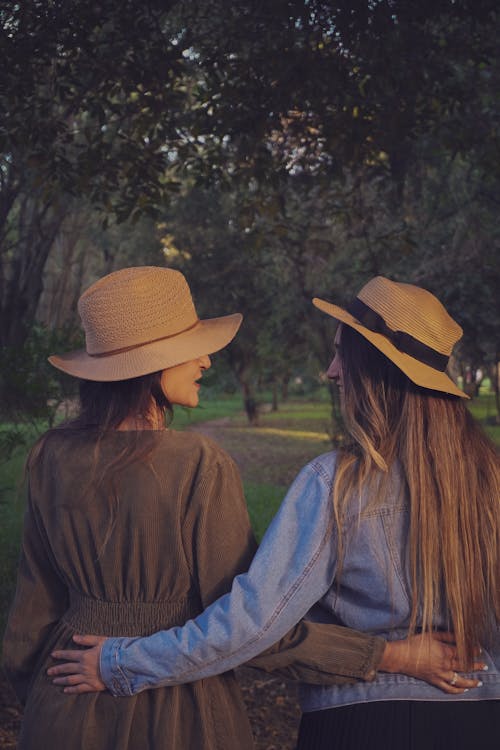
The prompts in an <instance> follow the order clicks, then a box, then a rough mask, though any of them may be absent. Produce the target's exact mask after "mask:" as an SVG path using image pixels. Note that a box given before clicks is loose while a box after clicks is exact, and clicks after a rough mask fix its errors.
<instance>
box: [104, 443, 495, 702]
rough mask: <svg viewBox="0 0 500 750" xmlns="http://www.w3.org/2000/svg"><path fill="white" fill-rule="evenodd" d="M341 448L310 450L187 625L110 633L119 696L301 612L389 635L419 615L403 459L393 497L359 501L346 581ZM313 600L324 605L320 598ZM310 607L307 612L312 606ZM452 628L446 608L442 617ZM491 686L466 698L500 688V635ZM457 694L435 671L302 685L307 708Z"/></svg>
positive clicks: (230, 652) (216, 659) (202, 667)
mask: <svg viewBox="0 0 500 750" xmlns="http://www.w3.org/2000/svg"><path fill="white" fill-rule="evenodd" d="M334 472H335V453H332V452H330V453H326V454H323V455H322V456H319V457H318V458H316V459H314V460H313V461H311V462H310V463H309V464H308V465H307V466H305V467H304V468H303V469H302V471H301V472H300V473H299V475H298V476H297V478H296V479H295V481H294V482H293V484H292V486H291V487H290V489H289V491H288V493H287V495H286V497H285V499H284V501H283V503H282V505H281V507H280V509H279V511H278V513H277V514H276V516H275V518H274V519H273V521H272V523H271V524H270V526H269V528H268V530H267V532H266V534H265V536H264V538H263V540H262V543H261V545H260V547H259V549H258V551H257V553H256V555H255V557H254V559H253V562H252V564H251V566H250V568H249V570H248V572H247V573H245V574H242V575H239V576H238V577H237V578H235V580H234V582H233V586H232V589H231V591H230V592H229V593H228V594H226V595H225V596H223V597H221V598H220V599H218V600H217V601H216V602H215V603H214V604H212V605H211V606H210V607H208V608H207V609H205V611H204V612H203V613H202V614H200V615H199V616H198V617H196V618H195V619H193V620H189V621H188V622H187V623H186V624H185V625H184V626H182V627H175V628H172V629H171V630H168V631H161V632H158V633H155V634H154V635H151V636H149V637H144V638H110V639H108V640H107V641H106V642H105V643H104V647H103V649H102V653H101V665H100V666H101V674H102V679H103V681H104V682H105V684H106V686H107V687H108V688H109V690H110V691H111V692H112V693H113V694H114V695H133V694H134V693H137V692H140V691H141V690H145V689H147V688H154V687H160V686H167V685H177V684H180V683H184V682H191V681H194V680H199V679H202V678H205V677H209V676H211V675H214V674H219V673H221V672H225V671H227V670H229V669H232V668H234V667H236V666H238V665H240V664H243V663H244V662H246V661H248V660H250V659H251V658H253V657H254V656H256V655H257V654H259V653H261V652H262V651H263V650H264V649H266V648H268V647H269V646H271V645H272V644H273V643H275V642H276V641H277V640H279V639H280V638H281V637H282V636H283V635H284V634H285V633H286V632H287V631H288V630H289V629H290V628H291V627H292V626H293V625H294V624H295V623H296V622H297V621H298V620H299V619H300V618H301V617H304V616H306V615H308V616H309V617H311V618H313V619H320V620H323V621H326V622H327V621H330V622H335V623H337V624H342V625H346V626H349V627H351V628H353V629H356V630H361V631H365V632H369V633H372V634H375V635H381V636H383V637H385V638H386V639H388V640H392V639H398V638H404V637H405V635H406V628H407V626H408V622H409V615H410V590H409V585H408V581H407V576H406V572H405V571H406V570H407V565H406V551H407V534H408V523H409V509H408V499H407V497H406V494H405V493H404V491H403V483H402V481H401V478H400V476H399V472H398V471H397V469H394V470H393V471H392V475H391V483H390V490H389V492H388V496H387V499H386V501H385V502H384V503H382V504H380V505H378V506H377V507H376V508H375V509H373V510H369V511H368V512H367V513H365V514H362V515H360V511H362V510H363V505H364V504H365V503H366V500H367V498H363V497H362V498H361V499H360V501H359V503H356V504H354V505H353V508H352V513H351V515H350V516H349V517H348V519H347V521H346V524H345V529H346V533H347V537H346V538H347V539H348V545H347V548H346V552H345V557H344V562H343V568H342V576H341V581H340V583H338V582H337V581H336V580H335V573H336V565H337V560H336V529H335V524H334V519H333V511H332V501H331V496H332V483H333V477H334ZM314 605H316V606H314ZM308 613H309V614H308ZM435 626H436V627H437V628H444V627H446V622H445V619H444V617H443V618H442V621H438V622H436V623H435ZM482 658H483V659H485V660H486V663H487V664H488V667H489V670H488V672H485V673H481V680H482V681H483V686H482V687H480V688H476V689H474V690H470V691H469V692H467V693H465V694H462V695H460V696H459V699H460V700H478V699H500V638H499V639H498V643H497V644H496V646H495V647H494V649H493V651H492V653H491V654H489V653H486V652H485V653H483V656H482ZM397 699H401V700H456V699H457V698H456V697H455V696H450V695H448V694H446V693H444V692H442V691H441V690H439V689H438V688H435V687H433V686H431V685H429V684H427V683H426V682H422V681H420V680H416V679H414V678H411V677H407V676H405V675H399V674H398V675H393V674H384V673H379V674H378V675H377V677H376V679H375V680H373V681H372V682H358V683H355V684H352V685H340V686H313V685H307V686H303V687H302V689H301V704H302V709H303V710H304V711H312V710H317V709H323V708H327V707H332V706H337V705H345V704H348V703H354V702H358V701H371V700H397Z"/></svg>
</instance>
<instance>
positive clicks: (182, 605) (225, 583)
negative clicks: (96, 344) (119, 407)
mask: <svg viewBox="0 0 500 750" xmlns="http://www.w3.org/2000/svg"><path fill="white" fill-rule="evenodd" d="M142 444H144V446H145V448H146V449H147V450H145V454H147V455H143V456H142V458H141V459H140V460H134V461H128V462H127V463H126V466H125V467H123V468H122V469H121V470H120V472H119V474H117V475H114V474H113V471H112V462H113V461H116V460H117V459H119V458H120V457H123V455H124V453H126V452H127V450H129V449H131V448H133V447H135V446H136V445H139V446H140V445H142ZM97 445H98V447H97ZM110 465H111V469H110V468H109V467H110ZM105 467H107V469H106V471H105ZM101 470H102V472H101ZM100 472H101V473H102V476H101V474H100ZM255 549H256V546H255V541H254V538H253V535H252V532H251V528H250V524H249V520H248V515H247V510H246V506H245V501H244V497H243V492H242V487H241V481H240V478H239V474H238V471H237V469H236V467H235V465H234V463H233V461H232V460H231V459H230V458H229V456H227V454H225V453H224V452H223V451H222V450H221V449H220V448H219V447H218V446H216V445H215V444H214V443H212V442H211V441H209V440H208V439H207V438H204V437H202V436H200V435H198V434H195V433H189V432H185V433H180V432H175V431H173V430H165V431H158V432H151V431H149V432H132V433H130V432H118V431H117V432H111V433H107V434H106V435H105V436H104V437H103V438H102V440H101V441H100V442H99V444H98V442H97V434H96V432H95V431H93V430H81V431H79V432H78V431H75V430H71V431H69V430H63V429H59V430H54V431H52V432H51V433H49V434H48V436H47V437H46V439H45V441H44V443H43V445H42V447H41V449H40V451H39V453H38V455H37V457H36V458H35V459H34V460H33V461H32V464H31V468H30V472H29V493H28V503H27V510H26V518H25V527H24V536H23V547H22V556H21V562H20V567H19V575H18V584H17V591H16V596H15V600H14V603H13V606H12V609H11V612H10V616H9V621H8V625H7V630H6V634H5V640H4V664H5V669H6V671H7V674H8V676H9V678H10V680H11V682H12V684H13V686H14V688H15V690H16V692H17V695H18V696H19V698H20V700H21V701H22V703H23V704H25V710H24V718H23V724H22V731H21V738H20V745H19V748H20V750H40V749H41V748H65V750H162V749H165V750H166V749H167V748H168V749H169V750H170V749H172V750H250V748H252V746H253V745H252V734H251V729H250V726H249V722H248V719H247V716H246V712H245V709H244V705H243V702H242V699H241V695H240V692H239V689H238V687H237V684H236V682H235V678H234V676H233V673H232V672H229V673H226V674H223V675H220V676H217V677H212V678H210V679H206V680H200V681H198V682H194V683H191V684H186V685H181V686H178V687H168V688H160V689H156V690H146V691H144V692H141V693H139V694H138V695H135V696H131V697H126V698H114V697H112V696H111V694H110V693H108V692H100V693H87V694H84V695H67V694H65V693H64V692H63V689H62V688H61V687H59V686H55V685H54V684H53V683H52V681H51V679H50V678H49V677H48V676H47V674H46V670H47V669H48V667H50V666H51V665H53V664H54V661H53V659H52V658H51V656H50V653H51V651H52V650H54V649H55V648H58V649H63V648H68V647H71V648H74V644H73V643H72V636H73V634H74V633H92V634H96V635H105V636H111V635H114V636H120V635H121V636H135V635H149V634H151V633H153V632H155V631H157V630H160V629H166V628H170V627H172V626H173V625H180V624H182V623H184V622H185V621H186V620H187V619H189V618H191V617H194V616H196V615H197V614H198V613H199V612H201V611H202V609H203V608H204V607H206V606H207V605H208V604H209V603H211V602H212V601H214V599H216V598H217V597H218V596H220V595H221V594H222V593H224V592H226V591H227V590H229V588H230V585H231V581H232V579H233V577H234V576H235V575H237V574H238V573H240V572H242V571H244V570H245V569H246V568H247V567H248V565H249V562H250V560H251V558H252V555H253V554H254V552H255ZM311 627H312V630H313V631H314V628H316V627H317V628H318V631H317V633H314V632H313V633H312V635H311V631H310V628H311ZM321 627H322V628H324V627H325V626H321ZM304 628H306V629H305V630H304ZM346 639H347V640H346V650H345V654H344V657H342V653H344V652H342V651H341V654H340V661H342V659H344V661H345V662H346V664H347V671H344V672H343V673H344V674H352V675H354V676H358V677H365V676H366V674H367V673H370V674H371V672H372V670H373V667H374V666H375V667H376V663H377V660H378V659H379V658H380V653H381V649H382V648H383V645H381V642H380V640H379V639H373V638H370V637H368V636H361V635H360V636H359V637H358V636H356V635H355V634H354V635H352V634H350V631H346ZM349 639H350V640H349ZM333 645H334V644H333V636H332V637H331V639H330V638H328V639H327V638H325V636H324V630H320V626H309V625H307V624H304V623H302V624H301V625H299V626H297V628H296V630H295V632H294V631H291V633H290V634H289V636H287V637H286V638H285V639H284V641H283V642H281V644H280V649H281V651H280V655H278V656H277V655H276V654H277V650H278V647H276V648H275V649H274V654H275V655H274V656H273V653H271V652H272V651H273V650H271V651H270V652H269V656H267V657H260V661H259V660H257V663H258V665H259V666H260V667H264V668H269V669H272V668H274V667H283V668H284V669H285V670H286V667H287V665H288V664H289V663H290V662H291V661H292V660H293V659H295V665H292V666H291V667H290V668H289V669H288V670H287V671H285V674H289V675H292V676H295V677H299V678H304V679H308V675H307V673H308V669H307V667H304V668H302V667H301V666H300V665H301V663H302V662H303V661H308V659H309V657H308V654H309V653H310V651H309V650H310V649H312V651H313V653H314V655H315V657H316V658H312V659H310V662H311V663H312V664H313V665H314V663H316V665H318V664H320V665H322V668H323V669H324V670H326V671H327V672H328V670H329V669H330V668H331V669H332V671H334V669H335V667H334V666H333V667H329V666H328V663H331V662H332V659H331V657H330V658H328V657H327V655H328V654H331V652H332V651H334V648H333ZM341 647H342V644H341ZM283 654H285V655H286V656H283ZM266 659H267V661H266ZM273 660H274V661H273ZM333 662H335V659H333ZM325 664H327V666H326V668H325ZM297 665H298V666H297ZM322 680H323V678H321V680H318V681H322ZM327 680H328V678H325V681H327ZM310 681H317V680H316V679H315V678H314V675H313V678H312V680H310ZM329 681H332V679H331V678H330V680H329Z"/></svg>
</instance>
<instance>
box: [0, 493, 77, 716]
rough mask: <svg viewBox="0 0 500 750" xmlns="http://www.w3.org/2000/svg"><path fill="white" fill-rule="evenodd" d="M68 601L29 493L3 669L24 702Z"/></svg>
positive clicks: (8, 623)
mask: <svg viewBox="0 0 500 750" xmlns="http://www.w3.org/2000/svg"><path fill="white" fill-rule="evenodd" d="M67 601H68V598H67V590H66V587H65V585H64V584H63V582H62V581H61V579H60V578H59V576H58V574H57V571H56V569H55V566H54V564H53V562H52V560H51V555H50V551H49V548H48V543H47V542H46V538H45V534H44V531H43V525H42V523H41V520H40V518H39V515H38V512H37V509H36V507H35V505H34V503H33V502H32V498H31V494H30V493H29V492H28V499H27V506H26V512H25V517H24V528H23V539H22V547H21V558H20V562H19V568H18V574H17V586H16V593H15V596H14V601H13V604H12V607H11V609H10V612H9V617H8V621H7V628H6V631H5V637H4V641H3V661H4V668H5V672H6V674H7V677H8V678H9V680H10V682H11V683H12V686H13V688H14V690H15V692H16V694H17V697H18V698H19V700H20V701H21V703H23V704H24V703H25V702H26V698H27V694H28V690H29V685H30V682H31V680H32V678H33V677H34V675H35V674H36V667H37V664H38V662H39V660H40V657H41V654H42V651H43V650H44V648H46V644H47V641H48V639H49V637H50V632H51V630H52V629H53V627H54V626H55V625H56V624H57V623H58V621H59V620H60V618H61V616H62V615H63V614H64V612H65V611H66V609H67Z"/></svg>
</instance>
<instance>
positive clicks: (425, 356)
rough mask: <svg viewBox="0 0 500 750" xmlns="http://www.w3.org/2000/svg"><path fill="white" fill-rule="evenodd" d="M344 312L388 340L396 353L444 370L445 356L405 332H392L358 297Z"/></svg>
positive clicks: (446, 359)
mask: <svg viewBox="0 0 500 750" xmlns="http://www.w3.org/2000/svg"><path fill="white" fill-rule="evenodd" d="M346 310H347V312H349V313H351V315H353V316H354V317H355V318H356V319H357V320H358V321H359V322H360V323H361V324H362V325H363V326H364V327H365V328H368V329H369V330H370V331H372V332H373V333H380V334H382V336H385V338H387V339H389V341H390V342H391V344H393V345H394V346H395V347H396V349H398V351H400V352H402V353H403V354H408V355H409V356H410V357H413V358H414V359H417V360H418V361H419V362H422V364H424V365H428V366H429V367H432V368H434V370H439V371H440V372H444V371H445V370H446V367H447V365H448V360H449V357H447V356H446V354H441V353H440V352H437V351H436V350H435V349H433V348H432V347H430V346H427V344H423V343H422V342H421V341H419V340H418V339H416V338H414V337H413V336H412V335H411V334H409V333H406V332H405V331H393V330H392V329H391V328H389V326H388V325H387V323H386V322H385V320H384V319H383V317H382V316H381V315H379V314H378V313H377V312H375V310H372V309H371V307H368V305H366V304H365V303H364V302H362V301H361V300H360V299H358V297H356V299H355V300H353V302H351V303H350V304H349V305H348V306H347V307H346Z"/></svg>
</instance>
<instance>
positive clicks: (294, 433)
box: [231, 427, 328, 442]
mask: <svg viewBox="0 0 500 750" xmlns="http://www.w3.org/2000/svg"><path fill="white" fill-rule="evenodd" d="M231 429H232V431H233V432H236V431H240V432H242V431H243V429H242V428H238V427H233V428H231ZM255 433H257V434H256V435H255V436H256V437H260V436H262V435H276V436H277V437H280V438H286V439H291V440H315V441H318V440H319V441H320V442H325V441H326V440H328V435H327V434H326V433H325V432H306V431H305V430H296V429H292V428H289V429H284V428H281V429H279V428H278V427H262V428H260V429H255V428H254V434H255Z"/></svg>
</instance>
